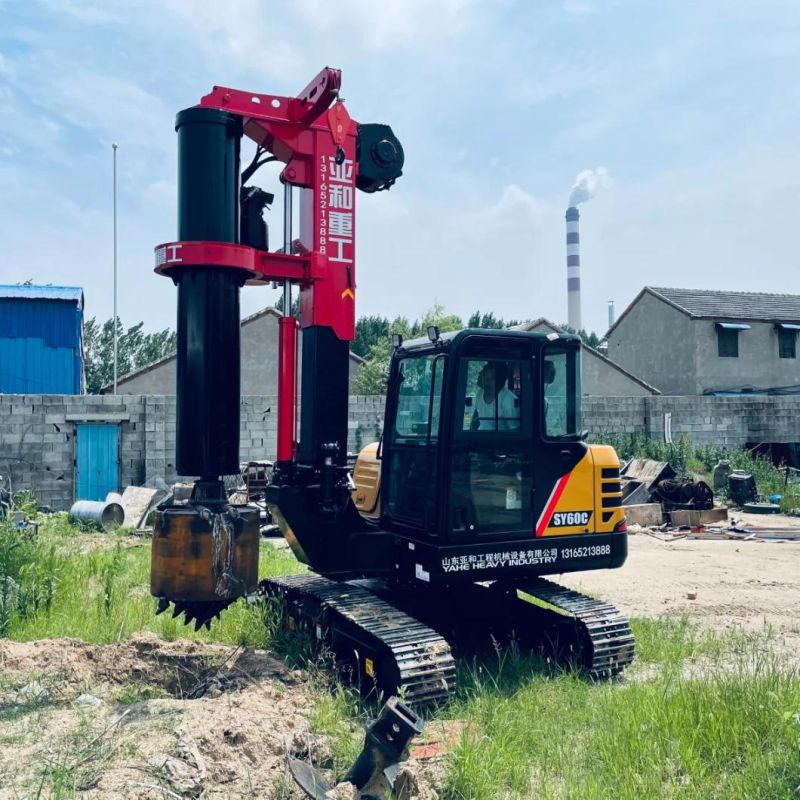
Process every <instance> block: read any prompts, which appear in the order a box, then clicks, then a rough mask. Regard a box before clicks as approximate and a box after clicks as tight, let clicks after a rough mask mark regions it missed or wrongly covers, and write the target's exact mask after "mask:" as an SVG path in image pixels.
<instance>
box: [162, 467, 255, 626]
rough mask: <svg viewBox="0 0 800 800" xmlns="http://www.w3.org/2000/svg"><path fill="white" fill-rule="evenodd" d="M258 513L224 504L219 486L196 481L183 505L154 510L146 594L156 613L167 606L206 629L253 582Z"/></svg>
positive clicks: (253, 589)
mask: <svg viewBox="0 0 800 800" xmlns="http://www.w3.org/2000/svg"><path fill="white" fill-rule="evenodd" d="M258 518H259V511H258V509H257V508H254V507H251V506H233V505H229V504H228V503H227V502H226V498H225V493H224V489H223V488H221V484H219V485H217V484H216V483H212V484H211V485H209V484H208V483H206V484H204V483H203V482H198V483H197V484H196V485H195V490H194V492H193V493H192V498H191V499H190V500H189V502H188V503H187V504H186V505H167V506H161V507H159V508H158V510H157V511H156V515H155V525H154V528H153V547H152V560H151V570H150V592H151V594H152V595H154V596H155V597H157V598H158V606H157V609H156V613H157V614H161V613H163V612H165V611H167V610H169V609H170V608H171V609H172V616H173V618H174V617H178V616H180V615H181V614H183V619H184V623H185V624H187V625H190V624H192V623H193V624H194V627H195V630H200V628H201V627H202V626H204V625H205V626H206V627H207V628H208V627H210V625H211V620H213V619H214V618H215V617H219V615H220V613H221V612H222V611H224V610H225V609H226V608H227V607H228V606H229V605H230V604H231V603H233V602H234V601H235V600H237V599H238V598H240V597H244V596H245V595H247V594H250V593H252V592H254V591H255V589H256V587H257V583H258V543H259V528H258V522H259V519H258Z"/></svg>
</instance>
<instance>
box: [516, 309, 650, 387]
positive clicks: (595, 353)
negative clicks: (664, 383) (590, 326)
mask: <svg viewBox="0 0 800 800" xmlns="http://www.w3.org/2000/svg"><path fill="white" fill-rule="evenodd" d="M537 328H549V329H550V330H551V331H553V332H554V333H556V332H557V333H563V332H564V331H563V330H562V329H561V328H559V327H558V325H556V324H554V323H552V322H550V320H549V319H546V318H545V317H539V319H534V320H531V321H530V322H523V323H521V324H520V325H513V326H512V327H511V330H514V331H533V330H536V329H537ZM581 347H582V348H583V352H584V353H589V355H591V356H592V357H594V358H599V359H600V360H601V361H602V362H603V363H604V364H606V365H607V366H609V367H611V368H613V369H615V370H617V372H621V373H622V374H623V375H624V376H625V377H626V378H630V380H632V381H634V382H635V383H638V384H639V386H642V387H643V388H645V389H647V391H648V392H650V393H651V394H661V392H660V391H659V390H658V389H656V387H655V386H651V385H650V384H649V383H647V381H643V380H642V379H641V378H637V377H636V375H634V374H633V373H632V372H628V370H626V369H625V368H624V367H621V366H620V365H619V364H617V363H616V362H615V361H612V360H611V359H610V358H608V357H607V356H604V355H603V354H602V353H601V352H600V351H599V350H595V349H594V348H593V347H589V345H588V344H586V342H581Z"/></svg>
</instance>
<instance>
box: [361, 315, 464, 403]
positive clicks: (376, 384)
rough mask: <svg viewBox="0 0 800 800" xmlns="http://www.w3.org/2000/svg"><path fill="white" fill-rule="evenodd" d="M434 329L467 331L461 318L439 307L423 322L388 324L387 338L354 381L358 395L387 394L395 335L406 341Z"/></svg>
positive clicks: (371, 352)
mask: <svg viewBox="0 0 800 800" xmlns="http://www.w3.org/2000/svg"><path fill="white" fill-rule="evenodd" d="M431 325H436V327H437V328H439V330H440V331H441V332H442V333H444V332H445V331H457V330H460V329H461V328H463V327H464V323H463V322H462V320H461V317H459V316H457V315H456V314H445V311H444V307H443V306H441V305H439V304H437V305H434V306H432V307H431V308H429V309H428V311H426V312H425V314H424V315H423V316H422V318H421V319H418V320H415V321H414V322H413V323H409V321H408V320H407V319H406V318H405V317H397V318H396V319H395V320H394V321H393V322H391V323H389V325H388V331H387V333H386V335H385V336H383V337H381V338H379V339H378V340H377V341H376V342H375V344H373V345H372V347H371V348H370V350H369V353H368V354H367V356H366V358H367V363H366V364H364V366H363V367H362V368H361V372H360V373H359V375H358V378H356V381H355V391H356V394H385V393H386V382H387V380H388V379H389V364H390V362H391V360H392V334H394V333H399V334H400V335H401V336H402V337H403V338H404V339H413V338H415V337H417V336H424V335H425V333H426V331H427V330H428V328H429V327H430V326H431Z"/></svg>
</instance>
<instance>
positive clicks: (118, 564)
mask: <svg viewBox="0 0 800 800" xmlns="http://www.w3.org/2000/svg"><path fill="white" fill-rule="evenodd" d="M82 536H83V534H82V532H81V531H80V529H76V528H74V527H72V526H69V525H68V524H67V523H66V522H65V518H64V517H63V516H62V515H54V516H53V517H48V518H45V519H44V521H43V524H42V527H41V528H40V534H39V536H38V537H37V538H35V539H32V538H30V537H28V536H27V535H26V534H24V533H22V534H20V533H18V532H16V531H15V530H14V529H13V528H11V527H10V526H0V636H7V637H8V638H11V639H16V640H20V641H30V640H34V639H49V638H56V637H74V638H78V639H82V640H84V641H87V642H95V643H107V642H116V641H121V640H124V639H127V638H129V637H130V636H131V635H132V634H133V633H136V632H139V631H151V632H153V633H157V634H159V635H160V636H163V637H164V638H166V639H170V640H172V639H175V638H177V637H179V636H180V637H182V638H193V639H200V640H204V641H215V642H221V643H226V644H247V645H253V646H264V645H265V644H266V643H267V638H268V632H267V629H266V628H265V626H264V622H263V619H262V615H261V613H260V612H259V611H258V610H257V609H255V608H252V607H248V606H247V604H246V603H245V602H243V601H241V602H239V603H235V604H234V605H233V606H231V607H230V608H229V609H228V610H227V611H226V613H225V614H223V615H222V619H221V621H220V622H214V623H212V626H211V630H210V631H206V630H203V631H201V632H198V633H195V632H194V631H192V630H190V629H189V628H188V627H186V626H184V625H183V624H182V622H180V621H179V620H176V619H172V618H171V616H170V615H169V613H166V614H162V615H160V616H158V617H156V616H155V613H154V611H155V601H154V599H153V598H152V597H151V596H150V592H149V589H148V586H149V571H150V545H149V541H147V540H142V541H141V544H138V545H135V546H126V547H123V546H122V544H121V542H122V538H123V536H124V534H116V535H114V534H112V535H109V536H110V540H111V541H112V542H114V541H117V542H118V544H117V545H116V546H114V545H112V546H111V547H104V548H94V549H91V550H89V551H88V552H85V551H84V552H82V550H81V545H82V540H81V537H82ZM299 569H301V567H300V565H299V564H298V563H297V561H295V559H294V557H293V556H292V555H291V554H289V553H287V552H285V551H278V550H275V549H274V548H273V547H272V546H271V545H270V544H268V543H266V542H264V543H262V548H261V557H260V566H259V574H260V575H261V576H262V577H265V576H268V575H284V574H287V573H291V572H297V571H298V570H299Z"/></svg>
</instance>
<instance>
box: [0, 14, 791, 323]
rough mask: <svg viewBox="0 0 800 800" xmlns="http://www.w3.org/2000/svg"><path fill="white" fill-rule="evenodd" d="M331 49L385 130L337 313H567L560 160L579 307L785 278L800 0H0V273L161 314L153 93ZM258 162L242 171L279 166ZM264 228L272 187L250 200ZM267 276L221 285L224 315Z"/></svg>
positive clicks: (138, 312) (166, 98)
mask: <svg viewBox="0 0 800 800" xmlns="http://www.w3.org/2000/svg"><path fill="white" fill-rule="evenodd" d="M326 65H329V66H334V67H339V68H341V69H342V73H343V79H342V96H343V97H344V98H345V100H346V103H347V107H348V110H349V111H350V113H351V115H352V116H353V117H354V118H355V119H357V120H359V121H360V122H382V123H387V124H389V125H391V126H392V128H393V130H394V132H395V133H396V135H397V136H398V137H399V138H400V140H401V142H402V143H403V147H404V150H405V155H406V165H405V170H404V175H403V177H402V178H400V180H399V181H398V182H397V184H396V186H395V187H393V188H392V189H391V191H389V192H380V193H377V194H373V195H365V194H361V193H359V197H358V202H359V206H358V231H357V238H358V243H357V269H358V313H359V314H381V315H386V316H388V317H390V318H391V317H395V316H396V315H398V314H399V315H405V316H409V317H412V318H413V317H416V316H419V315H421V314H422V313H423V312H424V311H425V310H426V309H427V308H429V307H430V306H431V305H432V304H434V303H441V304H442V305H443V306H444V307H445V309H446V310H447V311H448V312H452V313H457V314H460V315H462V317H464V318H466V317H467V316H469V314H470V313H472V312H473V311H475V310H476V309H480V310H481V311H493V312H494V313H495V314H496V315H498V316H502V317H504V318H507V319H508V318H515V319H520V320H524V319H535V318H538V317H541V316H544V317H548V318H549V319H551V320H553V321H554V322H557V323H558V322H563V321H565V320H566V316H567V311H566V308H567V299H566V267H565V247H564V241H565V232H564V211H565V208H566V205H567V199H568V197H569V194H570V190H571V188H572V186H573V183H574V181H575V178H576V175H578V173H580V172H582V171H583V170H586V169H602V170H603V172H602V173H601V174H603V175H604V176H605V177H604V180H602V181H601V184H602V185H601V186H600V187H599V188H598V191H597V193H596V195H595V197H594V198H593V199H591V200H589V201H587V202H586V203H584V204H583V205H581V245H582V250H581V261H582V289H583V295H582V305H583V322H584V326H585V327H587V328H588V329H591V330H595V331H597V332H598V333H603V332H604V331H605V330H606V328H607V303H608V301H609V300H614V301H615V303H616V309H617V314H619V313H621V312H622V310H623V309H624V308H625V307H626V306H627V304H628V303H629V302H630V301H631V300H632V299H633V298H634V297H635V295H636V294H637V293H638V292H639V290H640V289H641V288H642V286H644V285H653V286H670V287H681V288H711V289H713V288H724V289H730V290H750V291H761V292H786V293H800V278H799V277H798V271H797V254H796V253H795V252H794V237H795V234H793V235H792V236H789V234H790V233H792V232H793V231H794V230H795V227H794V226H795V224H796V223H795V218H796V216H797V210H798V207H800V203H799V202H798V201H799V200H800V137H799V136H798V131H800V82H798V80H797V75H798V74H800V4H797V3H795V2H788V1H783V0H761V1H760V2H758V3H753V2H751V1H750V0H747V1H745V0H724V2H723V0H719V2H715V1H714V0H695V1H694V2H689V0H672V1H671V2H664V1H662V0H648V2H642V0H630V1H629V0H552V2H549V1H548V0H536V1H534V0H516V2H515V1H514V0H493V1H490V0H485V1H484V0H393V2H386V3H376V2H374V0H337V1H336V2H331V1H330V0H327V2H323V0H291V1H287V2H278V1H277V0H260V1H259V0H225V2H212V0H158V2H155V0H153V1H152V2H151V1H150V0H140V1H139V2H133V1H132V0H104V2H91V1H89V0H87V1H86V2H84V1H83V0H0V104H2V110H0V283H16V282H20V281H25V280H28V279H32V280H33V281H34V282H36V283H54V284H66V285H79V286H82V287H84V290H85V294H86V313H87V316H97V317H98V318H100V319H107V318H108V317H110V316H111V315H112V309H113V305H112V297H113V294H112V279H111V276H112V230H113V229H112V170H111V167H112V151H111V144H112V142H116V143H118V145H119V150H118V213H119V314H120V317H121V319H122V321H123V323H124V324H126V325H132V324H134V323H136V322H139V321H144V323H145V327H146V328H147V329H148V330H154V329H157V328H163V327H166V326H170V327H174V325H175V298H176V295H175V289H174V287H173V286H172V284H171V282H170V281H168V280H166V279H165V278H161V277H158V276H156V275H154V273H153V271H152V263H153V256H152V252H153V247H154V246H155V245H156V244H158V243H160V242H164V241H169V240H172V239H174V238H175V236H176V188H175V177H176V141H175V133H174V115H175V113H176V112H177V111H179V110H180V109H182V108H185V107H187V106H191V105H194V104H196V103H197V102H198V101H199V99H200V97H201V96H202V95H204V94H206V93H207V92H208V91H209V90H210V89H211V87H212V86H213V85H215V84H218V85H224V86H232V87H235V88H240V89H245V90H250V91H253V92H264V93H273V94H285V95H295V94H296V93H297V92H299V91H300V90H301V89H302V88H303V87H304V86H305V85H306V83H307V82H308V81H309V80H310V79H311V78H312V77H313V76H314V75H315V74H316V73H317V72H318V71H319V70H320V69H321V68H322V67H323V66H326ZM274 166H275V165H272V166H267V167H264V168H262V170H261V171H260V172H259V173H258V175H257V180H254V181H253V182H254V183H256V184H257V185H260V186H262V188H264V189H266V190H268V191H273V192H275V193H276V195H278V197H280V191H279V190H278V187H279V185H278V170H277V169H276V168H273V167H274ZM267 220H268V222H270V224H271V238H272V241H273V242H274V243H275V244H279V243H280V240H281V235H282V234H281V225H282V210H281V204H280V200H279V199H278V200H277V201H276V203H275V205H274V206H273V209H272V211H271V212H268V214H267ZM276 298H277V293H276V292H275V291H273V290H271V289H269V288H246V289H245V290H243V294H242V312H243V314H248V313H253V312H254V311H256V310H258V309H260V308H263V307H264V306H266V305H271V304H272V303H274V301H275V299H276Z"/></svg>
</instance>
